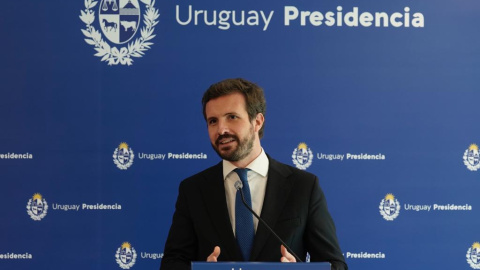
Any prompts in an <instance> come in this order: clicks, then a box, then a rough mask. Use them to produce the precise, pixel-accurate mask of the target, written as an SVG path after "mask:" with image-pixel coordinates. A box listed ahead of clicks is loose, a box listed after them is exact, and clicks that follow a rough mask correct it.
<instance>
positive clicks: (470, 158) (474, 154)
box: [463, 144, 480, 171]
mask: <svg viewBox="0 0 480 270" xmlns="http://www.w3.org/2000/svg"><path fill="white" fill-rule="evenodd" d="M463 164H465V166H467V168H468V169H469V170H470V171H477V170H478V169H480V155H479V152H478V145H476V144H471V145H470V147H468V149H467V150H465V153H464V154H463Z"/></svg>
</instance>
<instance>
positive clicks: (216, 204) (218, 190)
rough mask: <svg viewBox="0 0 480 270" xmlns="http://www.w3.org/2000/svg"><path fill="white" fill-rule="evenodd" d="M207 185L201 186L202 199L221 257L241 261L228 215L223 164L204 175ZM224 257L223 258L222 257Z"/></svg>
mask: <svg viewBox="0 0 480 270" xmlns="http://www.w3.org/2000/svg"><path fill="white" fill-rule="evenodd" d="M204 177H205V178H206V179H205V185H202V186H201V192H202V197H203V200H204V202H205V205H206V207H207V209H208V210H207V211H208V214H209V217H210V219H211V220H212V223H213V226H214V228H215V230H216V231H217V233H218V236H219V239H220V241H221V243H219V245H220V246H221V255H220V256H222V255H225V257H224V258H226V259H227V260H232V261H233V260H239V256H240V255H239V253H238V247H237V243H236V241H235V236H234V235H233V230H232V224H231V222H230V218H229V215H228V209H227V199H226V196H225V185H224V181H223V170H222V163H221V162H220V163H219V164H217V165H216V166H214V167H213V168H212V170H208V171H206V172H205V174H204ZM222 257H223V256H222Z"/></svg>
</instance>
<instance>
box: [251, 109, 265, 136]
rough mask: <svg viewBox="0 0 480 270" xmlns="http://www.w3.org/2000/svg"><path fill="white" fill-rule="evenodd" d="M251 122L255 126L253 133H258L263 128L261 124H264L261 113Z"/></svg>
mask: <svg viewBox="0 0 480 270" xmlns="http://www.w3.org/2000/svg"><path fill="white" fill-rule="evenodd" d="M253 122H254V124H255V132H258V131H259V130H260V129H261V128H262V127H263V122H265V117H264V116H263V113H257V116H256V117H255V119H253Z"/></svg>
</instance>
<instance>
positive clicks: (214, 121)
mask: <svg viewBox="0 0 480 270" xmlns="http://www.w3.org/2000/svg"><path fill="white" fill-rule="evenodd" d="M216 122H217V120H215V119H211V120H208V124H209V125H213V124H215V123H216Z"/></svg>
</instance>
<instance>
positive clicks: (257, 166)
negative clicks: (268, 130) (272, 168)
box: [223, 148, 269, 180]
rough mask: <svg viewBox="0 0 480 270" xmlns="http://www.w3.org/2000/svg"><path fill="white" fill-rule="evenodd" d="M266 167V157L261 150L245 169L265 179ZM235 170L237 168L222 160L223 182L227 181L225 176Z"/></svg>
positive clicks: (267, 163)
mask: <svg viewBox="0 0 480 270" xmlns="http://www.w3.org/2000/svg"><path fill="white" fill-rule="evenodd" d="M268 165H269V161H268V157H267V155H266V154H265V151H263V148H262V152H261V153H260V155H258V157H257V158H256V159H254V160H253V161H252V162H250V164H248V165H247V168H248V169H250V170H252V171H254V172H256V173H258V174H259V175H261V176H263V177H267V173H268ZM236 168H237V167H236V166H235V165H233V164H232V163H231V162H230V161H227V160H223V180H225V179H227V176H228V175H229V174H230V173H231V172H232V171H233V170H235V169H236Z"/></svg>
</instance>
